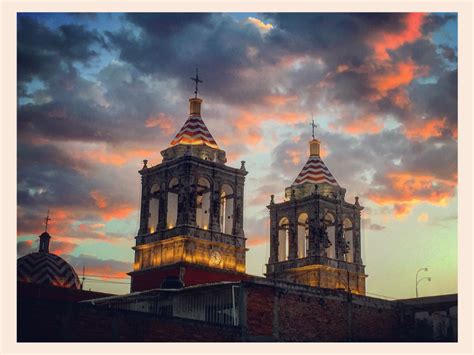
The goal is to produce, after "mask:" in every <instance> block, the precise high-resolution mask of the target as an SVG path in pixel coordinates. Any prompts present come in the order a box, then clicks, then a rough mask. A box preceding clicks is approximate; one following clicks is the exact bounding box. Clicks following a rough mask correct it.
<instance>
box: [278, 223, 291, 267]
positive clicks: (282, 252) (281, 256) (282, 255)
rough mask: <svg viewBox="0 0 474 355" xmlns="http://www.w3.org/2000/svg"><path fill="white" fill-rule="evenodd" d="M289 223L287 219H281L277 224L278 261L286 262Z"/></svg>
mask: <svg viewBox="0 0 474 355" xmlns="http://www.w3.org/2000/svg"><path fill="white" fill-rule="evenodd" d="M289 226H290V223H289V221H288V218H286V217H283V218H282V219H281V220H280V223H278V261H285V260H288V252H289V245H290V240H289V237H290V233H289Z"/></svg>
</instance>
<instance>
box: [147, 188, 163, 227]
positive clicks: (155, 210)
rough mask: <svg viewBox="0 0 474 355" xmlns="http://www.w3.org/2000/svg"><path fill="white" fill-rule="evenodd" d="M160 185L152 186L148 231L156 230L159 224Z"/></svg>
mask: <svg viewBox="0 0 474 355" xmlns="http://www.w3.org/2000/svg"><path fill="white" fill-rule="evenodd" d="M159 192H160V186H159V185H158V184H154V185H153V186H152V187H151V190H150V195H149V204H150V205H149V208H148V232H150V233H154V232H156V226H157V225H158V216H159V213H160V200H159Z"/></svg>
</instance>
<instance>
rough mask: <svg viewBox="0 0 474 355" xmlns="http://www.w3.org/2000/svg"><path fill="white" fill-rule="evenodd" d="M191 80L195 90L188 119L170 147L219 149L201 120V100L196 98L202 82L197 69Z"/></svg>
mask: <svg viewBox="0 0 474 355" xmlns="http://www.w3.org/2000/svg"><path fill="white" fill-rule="evenodd" d="M191 80H193V81H194V82H195V83H196V90H195V91H194V97H192V98H190V99H189V117H188V119H187V120H186V122H185V123H184V125H183V127H181V129H180V130H179V132H178V133H177V134H176V136H175V138H174V139H173V140H172V141H171V145H172V146H175V145H178V144H187V145H207V146H209V147H211V148H215V149H219V147H218V145H217V143H216V141H215V140H214V138H213V137H212V135H211V133H210V132H209V129H208V128H207V126H206V124H205V123H204V121H203V120H202V118H201V104H202V99H200V98H198V97H197V94H198V84H199V83H202V80H201V79H200V78H199V75H198V69H197V68H196V76H195V77H194V78H191Z"/></svg>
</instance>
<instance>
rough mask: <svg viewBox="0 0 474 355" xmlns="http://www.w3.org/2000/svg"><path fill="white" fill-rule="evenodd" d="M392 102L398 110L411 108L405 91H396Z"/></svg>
mask: <svg viewBox="0 0 474 355" xmlns="http://www.w3.org/2000/svg"><path fill="white" fill-rule="evenodd" d="M392 102H393V103H394V104H395V105H397V106H398V107H400V108H408V107H410V106H411V101H410V98H409V97H408V94H407V92H406V90H403V89H402V90H398V91H397V92H395V93H394V94H393V95H392Z"/></svg>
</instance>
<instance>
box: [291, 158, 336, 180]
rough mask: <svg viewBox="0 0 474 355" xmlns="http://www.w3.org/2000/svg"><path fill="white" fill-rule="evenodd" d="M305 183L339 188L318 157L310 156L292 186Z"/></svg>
mask: <svg viewBox="0 0 474 355" xmlns="http://www.w3.org/2000/svg"><path fill="white" fill-rule="evenodd" d="M305 182H309V183H313V184H322V183H328V184H330V185H333V186H339V184H338V183H337V181H336V179H335V178H334V176H332V174H331V172H330V171H329V169H328V168H327V167H326V165H325V164H324V162H323V161H322V160H321V158H320V157H319V155H310V157H309V159H308V161H307V162H306V164H305V165H304V167H303V169H302V170H301V172H300V173H299V174H298V176H297V177H296V179H295V181H294V182H293V185H300V184H304V183H305Z"/></svg>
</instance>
